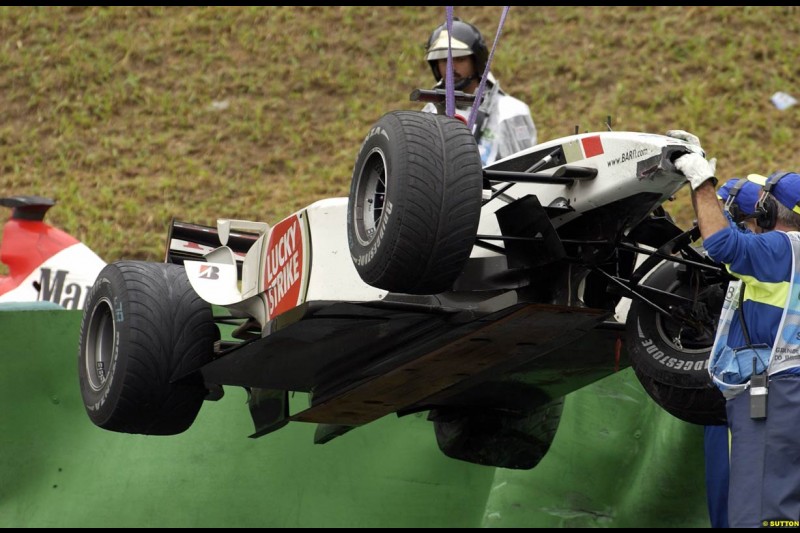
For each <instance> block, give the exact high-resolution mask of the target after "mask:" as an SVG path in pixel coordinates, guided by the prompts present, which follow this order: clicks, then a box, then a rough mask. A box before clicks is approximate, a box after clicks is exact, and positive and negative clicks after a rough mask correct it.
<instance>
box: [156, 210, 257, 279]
mask: <svg viewBox="0 0 800 533" xmlns="http://www.w3.org/2000/svg"><path fill="white" fill-rule="evenodd" d="M256 239H258V234H257V233H247V232H242V231H231V232H230V234H229V236H228V242H227V245H228V246H229V247H230V248H231V250H233V253H234V256H235V257H236V265H237V267H238V270H239V277H240V278H241V275H242V262H243V261H244V257H245V255H246V254H247V251H248V250H249V249H250V247H251V246H252V245H253V244H254V243H255V242H256ZM221 244H222V243H221V241H220V236H219V231H218V230H217V228H215V227H211V226H203V225H201V224H192V223H190V222H181V221H179V220H175V219H172V221H171V222H170V226H169V232H168V234H167V243H166V254H165V257H164V262H165V263H175V264H176V265H183V262H184V261H186V260H189V261H203V258H204V256H205V255H206V254H207V253H209V252H211V251H212V250H214V249H216V248H218V247H219V246H220V245H221Z"/></svg>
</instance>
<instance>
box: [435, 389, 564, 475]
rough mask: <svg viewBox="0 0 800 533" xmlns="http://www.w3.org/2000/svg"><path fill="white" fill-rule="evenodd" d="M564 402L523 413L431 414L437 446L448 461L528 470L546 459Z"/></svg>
mask: <svg viewBox="0 0 800 533" xmlns="http://www.w3.org/2000/svg"><path fill="white" fill-rule="evenodd" d="M563 409H564V398H563V397H561V398H557V399H555V400H551V401H549V402H547V403H545V404H543V405H541V406H539V407H537V408H535V409H531V410H529V411H524V412H514V411H504V410H498V409H485V410H463V411H462V410H450V409H447V410H441V411H439V412H437V411H432V412H431V416H430V418H431V419H432V420H433V424H434V431H435V433H436V442H437V444H438V445H439V449H440V450H441V451H442V452H443V453H444V454H445V455H447V456H448V457H452V458H453V459H459V460H461V461H467V462H469V463H475V464H479V465H486V466H496V467H501V468H514V469H519V470H529V469H531V468H533V467H535V466H536V465H538V464H539V462H540V461H541V460H542V459H543V458H544V456H545V454H546V453H547V450H549V449H550V445H551V444H552V443H553V439H554V438H555V436H556V431H557V430H558V423H559V421H560V420H561V412H562V411H563Z"/></svg>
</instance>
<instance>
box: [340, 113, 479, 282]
mask: <svg viewBox="0 0 800 533" xmlns="http://www.w3.org/2000/svg"><path fill="white" fill-rule="evenodd" d="M482 189H483V171H482V168H481V161H480V156H479V154H478V148H477V145H476V144H475V139H474V137H473V136H472V134H471V133H470V132H469V130H468V129H467V127H466V126H465V125H464V124H463V123H462V122H461V121H459V120H456V119H453V118H448V117H446V116H441V115H436V114H432V113H422V112H416V111H395V112H392V113H389V114H386V115H384V116H383V117H381V119H380V120H378V122H377V123H376V124H375V126H374V127H373V128H372V129H371V130H370V132H369V134H368V135H367V138H366V139H365V140H364V143H363V145H362V146H361V150H360V151H359V154H358V157H357V159H356V164H355V167H354V169H353V180H352V183H351V188H350V196H349V204H348V212H347V237H348V242H349V246H350V255H351V257H352V259H353V263H354V264H355V267H356V270H358V273H359V275H360V276H361V279H362V280H364V282H366V283H368V284H370V285H372V286H374V287H378V288H380V289H384V290H387V291H391V292H400V293H409V294H436V293H440V292H443V291H446V290H448V289H450V288H451V287H452V285H453V283H454V281H455V280H456V278H457V277H458V276H459V274H460V273H461V271H462V270H463V268H464V265H465V263H466V261H467V260H468V259H469V255H470V252H471V250H472V247H473V245H474V244H475V237H476V234H477V229H478V222H479V220H480V211H481V198H482Z"/></svg>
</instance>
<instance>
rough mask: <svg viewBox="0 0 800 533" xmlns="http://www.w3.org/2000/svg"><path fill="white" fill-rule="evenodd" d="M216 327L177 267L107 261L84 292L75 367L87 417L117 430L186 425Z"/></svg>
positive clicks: (170, 430)
mask: <svg viewBox="0 0 800 533" xmlns="http://www.w3.org/2000/svg"><path fill="white" fill-rule="evenodd" d="M218 339H219V330H218V329H217V327H216V325H215V324H214V322H213V317H212V315H211V306H210V305H209V304H208V303H207V302H205V301H203V300H201V299H200V298H199V297H198V296H197V294H196V293H195V292H194V289H192V287H191V285H190V284H189V280H188V279H187V277H186V272H185V270H184V269H183V267H180V266H178V265H174V264H164V263H147V262H139V261H122V262H117V263H113V264H110V265H107V266H106V267H105V268H104V269H103V270H102V271H101V272H100V274H99V275H98V277H97V279H96V281H95V283H94V285H93V287H92V290H91V291H90V293H89V296H88V297H87V301H86V305H85V308H84V314H83V320H82V321H81V332H80V352H79V355H78V372H79V378H80V387H81V394H82V396H83V401H84V406H85V408H86V412H87V413H88V415H89V418H90V419H91V420H92V422H94V423H95V424H96V425H97V426H99V427H101V428H104V429H108V430H111V431H119V432H123V433H141V434H149V435H173V434H177V433H181V432H183V431H185V430H186V429H188V428H189V426H191V424H192V422H194V419H195V417H196V416H197V413H198V411H199V410H200V407H201V405H202V403H203V399H204V398H205V396H206V393H207V390H206V388H205V386H204V384H203V380H202V377H201V376H200V374H199V372H195V371H196V370H197V369H199V368H200V367H201V366H202V365H203V364H205V363H207V362H209V361H210V360H211V358H212V356H213V346H214V342H215V341H216V340H218Z"/></svg>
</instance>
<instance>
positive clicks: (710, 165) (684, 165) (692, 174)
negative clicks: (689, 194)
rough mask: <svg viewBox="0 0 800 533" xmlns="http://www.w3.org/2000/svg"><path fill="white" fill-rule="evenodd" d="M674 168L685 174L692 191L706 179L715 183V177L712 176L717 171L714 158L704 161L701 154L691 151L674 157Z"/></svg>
mask: <svg viewBox="0 0 800 533" xmlns="http://www.w3.org/2000/svg"><path fill="white" fill-rule="evenodd" d="M675 168H677V169H678V170H679V171H681V172H682V173H683V175H684V176H686V179H687V180H689V184H690V185H691V186H692V190H693V191H695V190H697V188H698V187H699V186H700V185H702V184H703V183H705V182H706V181H708V180H713V183H714V185H716V184H717V178H715V177H714V174H716V172H717V159H716V158H711V159H709V160H708V161H706V160H705V158H704V157H703V156H702V155H700V154H696V153H694V152H692V153H689V154H686V155H682V156H680V157H679V158H678V159H676V160H675Z"/></svg>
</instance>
